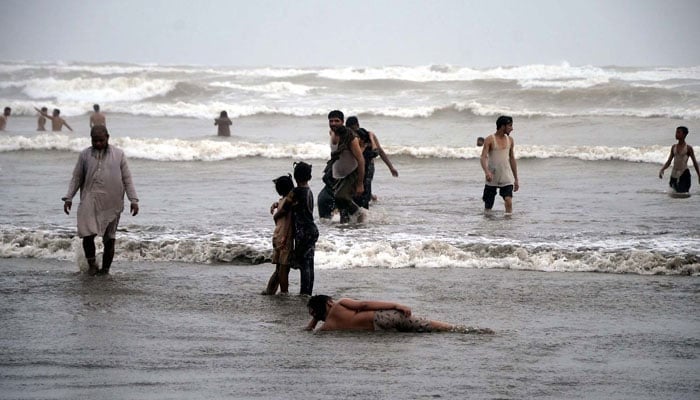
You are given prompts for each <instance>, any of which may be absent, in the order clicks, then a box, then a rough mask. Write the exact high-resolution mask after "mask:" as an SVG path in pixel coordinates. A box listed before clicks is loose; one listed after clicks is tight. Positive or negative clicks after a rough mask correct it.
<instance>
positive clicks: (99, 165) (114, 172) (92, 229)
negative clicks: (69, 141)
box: [62, 146, 139, 238]
mask: <svg viewBox="0 0 700 400" xmlns="http://www.w3.org/2000/svg"><path fill="white" fill-rule="evenodd" d="M78 189H80V206H78V236H80V237H81V238H82V237H85V236H91V235H103V234H105V230H106V229H107V227H108V226H109V224H110V223H112V222H115V221H116V222H117V223H118V221H119V215H120V214H121V212H122V211H123V210H124V193H126V195H127V197H128V198H129V201H131V202H132V203H137V202H138V201H139V200H138V197H137V196H136V189H134V183H133V181H132V179H131V172H130V171H129V166H128V165H127V163H126V157H125V156H124V152H123V151H122V150H121V149H118V148H116V147H114V146H107V148H106V149H105V150H104V151H98V150H96V149H93V148H92V147H88V148H87V149H85V150H83V151H82V152H81V153H80V156H79V157H78V163H77V164H76V165H75V169H74V170H73V178H72V179H71V182H70V185H69V186H68V192H67V193H66V195H65V197H63V199H62V200H63V201H66V200H72V199H73V196H75V194H76V192H77V191H78ZM113 230H114V231H116V224H114V226H113ZM107 236H108V237H112V238H113V237H114V232H107Z"/></svg>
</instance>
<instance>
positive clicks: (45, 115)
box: [34, 107, 53, 121]
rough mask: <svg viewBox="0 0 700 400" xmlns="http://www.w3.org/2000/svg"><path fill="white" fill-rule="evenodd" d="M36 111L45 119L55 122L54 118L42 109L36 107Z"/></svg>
mask: <svg viewBox="0 0 700 400" xmlns="http://www.w3.org/2000/svg"><path fill="white" fill-rule="evenodd" d="M34 109H35V110H36V112H38V113H39V114H41V115H42V116H43V117H44V118H48V119H50V120H51V121H53V117H52V116H51V115H49V114H47V113H45V112H43V111H41V110H40V109H38V108H36V107H34Z"/></svg>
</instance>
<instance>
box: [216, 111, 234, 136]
mask: <svg viewBox="0 0 700 400" xmlns="http://www.w3.org/2000/svg"><path fill="white" fill-rule="evenodd" d="M232 124H233V122H231V120H230V119H229V118H228V113H227V112H226V111H222V112H221V114H219V118H216V119H214V125H217V126H218V127H219V130H218V132H217V135H219V136H231V128H230V126H231V125H232Z"/></svg>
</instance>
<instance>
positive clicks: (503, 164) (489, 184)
mask: <svg viewBox="0 0 700 400" xmlns="http://www.w3.org/2000/svg"><path fill="white" fill-rule="evenodd" d="M512 131H513V118H511V117H508V116H505V115H502V116H500V117H498V119H497V120H496V133H494V134H493V135H489V136H488V137H486V139H484V148H483V149H482V150H481V168H482V169H483V170H484V174H485V175H486V184H485V186H484V195H483V197H482V200H484V208H485V210H486V212H489V211H491V209H492V208H493V202H494V200H495V199H496V190H500V195H501V197H503V201H504V202H505V208H506V215H511V214H512V213H513V192H517V191H518V189H519V188H520V185H519V183H518V165H517V163H516V161H515V150H514V147H515V142H514V141H513V139H512V138H511V137H510V133H511V132H512Z"/></svg>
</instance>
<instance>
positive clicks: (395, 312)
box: [306, 295, 493, 333]
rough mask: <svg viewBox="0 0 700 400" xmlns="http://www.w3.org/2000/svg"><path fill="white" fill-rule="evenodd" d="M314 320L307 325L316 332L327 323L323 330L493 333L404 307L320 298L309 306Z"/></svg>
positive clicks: (309, 303) (375, 302)
mask: <svg viewBox="0 0 700 400" xmlns="http://www.w3.org/2000/svg"><path fill="white" fill-rule="evenodd" d="M307 307H308V308H309V315H311V317H312V318H311V321H309V324H308V325H307V326H306V329H307V330H313V329H314V328H316V325H317V324H318V322H319V321H324V323H323V325H321V327H320V328H319V330H321V331H335V330H350V331H398V332H460V333H493V331H492V330H491V329H488V328H471V327H465V326H461V325H453V324H449V323H447V322H441V321H434V320H428V319H424V318H417V317H414V316H412V315H411V309H410V308H409V307H407V306H405V305H403V304H398V303H393V302H387V301H358V300H353V299H347V298H345V299H340V300H338V301H334V300H333V298H331V297H330V296H325V295H317V296H313V297H311V298H310V299H309V302H308V303H307Z"/></svg>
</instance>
